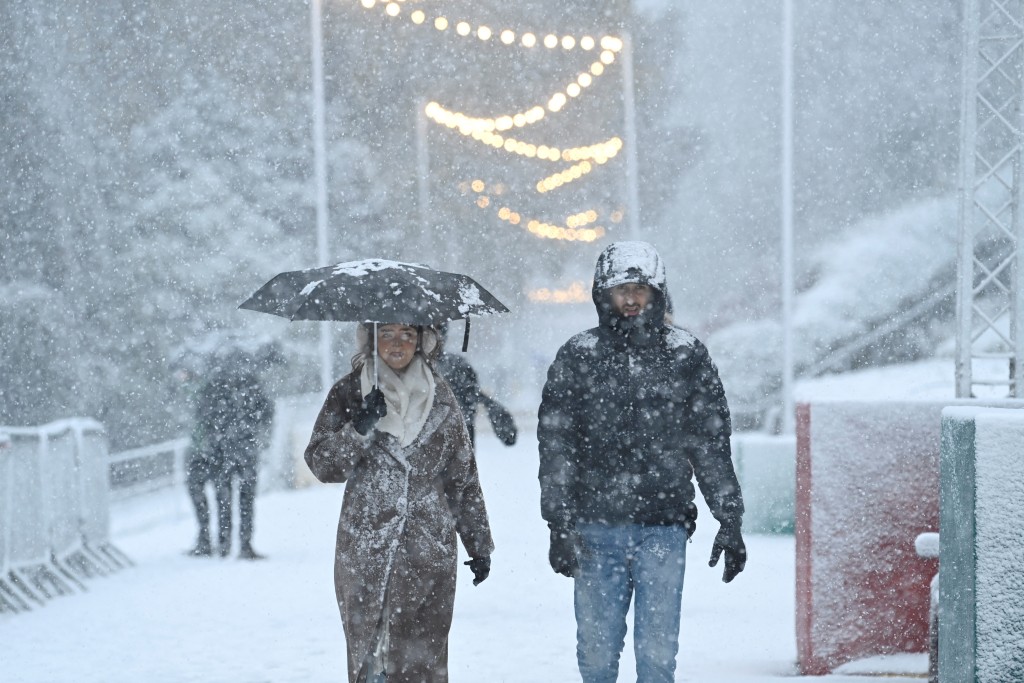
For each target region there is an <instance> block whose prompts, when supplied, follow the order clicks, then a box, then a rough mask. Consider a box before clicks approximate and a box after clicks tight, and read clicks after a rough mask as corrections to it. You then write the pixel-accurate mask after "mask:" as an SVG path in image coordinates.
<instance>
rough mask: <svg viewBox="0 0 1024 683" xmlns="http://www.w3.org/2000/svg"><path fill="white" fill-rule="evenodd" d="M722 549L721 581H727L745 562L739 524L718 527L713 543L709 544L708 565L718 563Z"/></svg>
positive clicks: (739, 570)
mask: <svg viewBox="0 0 1024 683" xmlns="http://www.w3.org/2000/svg"><path fill="white" fill-rule="evenodd" d="M723 550H724V551H725V571H723V572H722V581H724V582H725V583H729V582H730V581H732V580H733V579H735V578H736V575H737V574H739V573H740V572H741V571H743V567H745V566H746V564H747V546H746V545H744V543H743V536H742V535H741V534H740V525H739V524H723V525H722V526H721V527H720V528H719V529H718V535H717V536H715V544H714V545H713V546H711V560H710V561H709V562H708V566H709V567H714V566H715V565H716V564H718V558H719V557H721V555H722V551H723Z"/></svg>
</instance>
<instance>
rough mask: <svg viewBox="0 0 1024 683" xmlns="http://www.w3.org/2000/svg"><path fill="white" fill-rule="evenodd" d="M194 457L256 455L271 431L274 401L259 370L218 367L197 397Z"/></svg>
mask: <svg viewBox="0 0 1024 683" xmlns="http://www.w3.org/2000/svg"><path fill="white" fill-rule="evenodd" d="M195 415H196V420H195V426H194V428H193V433H192V448H191V449H190V451H191V453H192V455H193V457H194V458H195V459H197V460H205V461H208V462H210V463H212V464H215V465H216V464H220V463H222V462H224V461H225V460H227V461H231V460H239V459H245V458H249V459H252V458H255V457H256V456H257V455H258V453H259V446H260V443H261V442H262V441H264V440H265V439H266V437H267V435H268V433H269V431H270V424H271V420H272V419H273V416H274V403H273V401H271V400H270V398H269V397H268V396H267V394H266V393H265V392H264V391H263V387H262V385H261V384H260V381H259V378H258V377H257V376H256V374H255V373H253V372H251V371H249V370H245V369H241V368H230V369H221V370H218V371H215V372H214V373H213V374H212V375H211V376H210V378H209V379H208V380H207V381H206V383H205V384H204V385H203V387H202V388H201V389H200V390H199V393H198V395H197V397H196V409H195Z"/></svg>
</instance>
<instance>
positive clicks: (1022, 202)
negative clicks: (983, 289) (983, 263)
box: [1007, 59, 1024, 398]
mask: <svg viewBox="0 0 1024 683" xmlns="http://www.w3.org/2000/svg"><path fill="white" fill-rule="evenodd" d="M1015 74H1016V76H1017V145H1016V147H1017V149H1016V153H1015V154H1014V162H1013V219H1012V221H1013V222H1012V226H1013V228H1012V232H1013V254H1012V256H1011V257H1010V258H1011V259H1012V261H1013V270H1012V271H1011V273H1010V295H1009V299H1010V301H1009V304H1010V305H1009V310H1008V312H1007V314H1008V315H1009V316H1010V341H1011V342H1012V348H1011V349H1010V361H1009V362H1010V367H1009V373H1010V391H1009V392H1008V395H1009V396H1010V397H1012V398H1021V397H1022V396H1024V382H1022V381H1021V379H1022V377H1024V367H1021V366H1022V365H1024V363H1022V361H1024V336H1022V335H1021V322H1022V321H1024V295H1022V293H1021V286H1022V285H1024V273H1022V272H1021V266H1022V262H1021V258H1022V254H1021V251H1022V249H1024V139H1022V137H1024V59H1020V60H1019V61H1018V63H1017V68H1016V70H1015Z"/></svg>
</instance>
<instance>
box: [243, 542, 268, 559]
mask: <svg viewBox="0 0 1024 683" xmlns="http://www.w3.org/2000/svg"><path fill="white" fill-rule="evenodd" d="M238 559H240V560H265V559H267V556H266V555H261V554H260V553H258V552H256V551H255V550H253V549H252V545H251V544H250V543H242V547H241V548H239V550H238Z"/></svg>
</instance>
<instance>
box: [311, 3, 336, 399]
mask: <svg viewBox="0 0 1024 683" xmlns="http://www.w3.org/2000/svg"><path fill="white" fill-rule="evenodd" d="M320 3H321V0H309V24H310V33H311V34H312V40H311V41H310V43H311V45H312V48H311V52H312V54H311V57H312V66H313V73H312V80H313V175H314V177H315V179H316V261H317V265H318V266H326V265H329V264H328V260H329V258H330V254H329V251H328V244H327V149H326V143H325V142H324V138H325V135H324V128H325V125H324V118H325V117H324V108H325V107H324V59H323V24H322V22H321V18H320V15H321V13H320ZM332 365H333V364H332V353H331V326H330V323H324V324H321V325H320V387H321V389H322V390H323V391H324V392H325V393H326V392H327V391H328V390H330V388H331V385H333V384H334V369H333V367H332Z"/></svg>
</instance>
